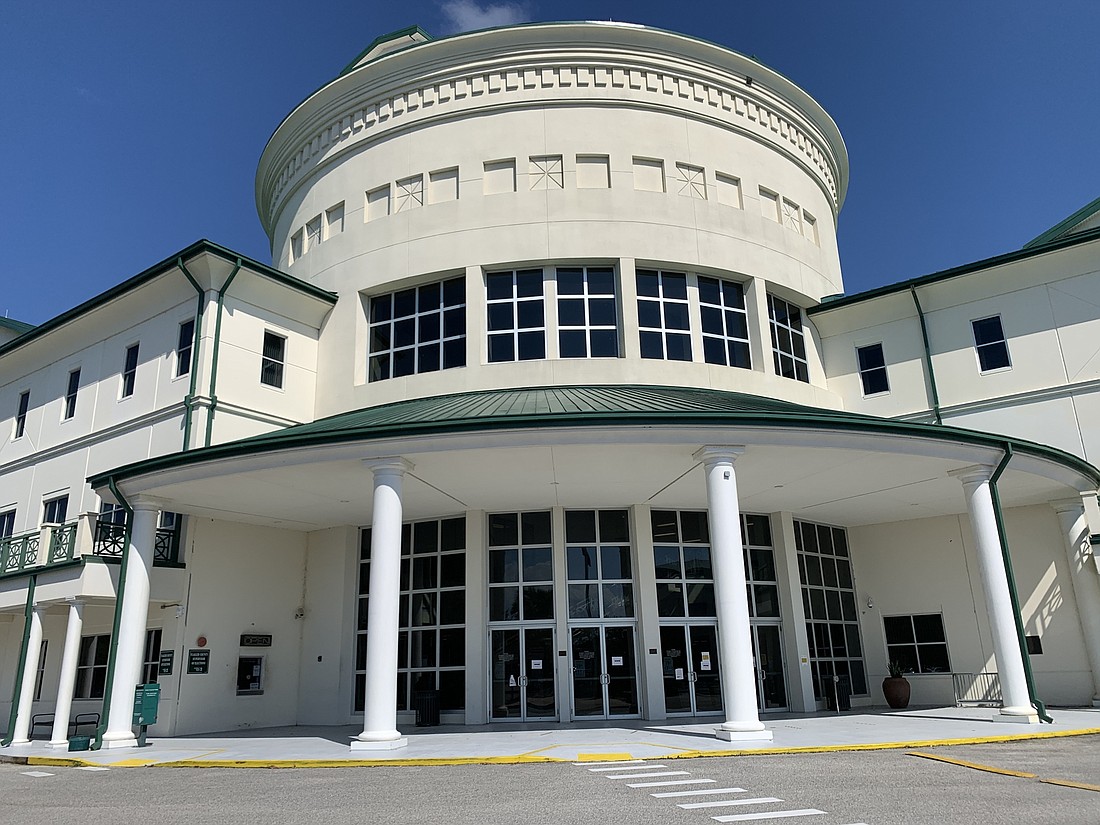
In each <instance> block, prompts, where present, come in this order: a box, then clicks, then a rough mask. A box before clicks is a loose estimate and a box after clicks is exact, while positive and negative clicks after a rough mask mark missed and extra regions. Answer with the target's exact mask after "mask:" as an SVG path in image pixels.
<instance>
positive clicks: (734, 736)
mask: <svg viewBox="0 0 1100 825" xmlns="http://www.w3.org/2000/svg"><path fill="white" fill-rule="evenodd" d="M714 735H715V736H716V737H717V738H719V739H721V740H722V741H724V742H770V741H772V732H771V731H770V730H767V729H766V728H761V729H760V730H726V729H725V728H715V729H714Z"/></svg>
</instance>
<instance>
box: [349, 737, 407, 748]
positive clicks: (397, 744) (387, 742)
mask: <svg viewBox="0 0 1100 825" xmlns="http://www.w3.org/2000/svg"><path fill="white" fill-rule="evenodd" d="M408 744H409V739H408V737H407V736H402V737H401V738H399V739H384V740H382V741H381V742H375V741H371V742H364V741H363V740H362V739H352V740H351V749H352V750H353V751H395V750H397V749H398V748H404V747H408Z"/></svg>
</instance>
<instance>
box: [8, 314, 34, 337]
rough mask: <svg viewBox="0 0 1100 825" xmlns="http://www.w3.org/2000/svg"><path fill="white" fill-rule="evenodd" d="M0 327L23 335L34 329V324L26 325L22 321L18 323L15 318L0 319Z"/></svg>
mask: <svg viewBox="0 0 1100 825" xmlns="http://www.w3.org/2000/svg"><path fill="white" fill-rule="evenodd" d="M0 327H3V328H4V329H10V330H11V331H12V332H17V333H19V334H20V335H22V334H23V333H24V332H30V331H31V330H32V329H34V324H26V323H23V322H22V321H16V320H15V319H14V318H0Z"/></svg>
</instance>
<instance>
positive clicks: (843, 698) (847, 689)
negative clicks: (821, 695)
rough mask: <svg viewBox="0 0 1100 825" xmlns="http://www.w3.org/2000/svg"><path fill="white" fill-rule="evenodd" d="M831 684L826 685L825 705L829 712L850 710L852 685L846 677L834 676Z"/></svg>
mask: <svg viewBox="0 0 1100 825" xmlns="http://www.w3.org/2000/svg"><path fill="white" fill-rule="evenodd" d="M834 678H835V681H834V682H833V683H832V684H827V690H826V695H825V704H826V706H827V707H828V708H829V710H851V709H852V683H851V680H849V679H848V677H847V676H836V677H834Z"/></svg>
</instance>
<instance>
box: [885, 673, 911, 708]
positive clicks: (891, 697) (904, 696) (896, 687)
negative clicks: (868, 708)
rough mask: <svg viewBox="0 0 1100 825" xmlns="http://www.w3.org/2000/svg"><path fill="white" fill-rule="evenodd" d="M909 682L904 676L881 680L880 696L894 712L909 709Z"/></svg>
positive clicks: (888, 677)
mask: <svg viewBox="0 0 1100 825" xmlns="http://www.w3.org/2000/svg"><path fill="white" fill-rule="evenodd" d="M910 690H911V688H910V686H909V680H908V679H906V678H905V677H904V676H887V677H886V678H885V679H883V680H882V695H883V696H885V697H886V704H888V705H889V706H890V707H892V708H893V709H894V710H901V709H902V708H907V707H909V692H910Z"/></svg>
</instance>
